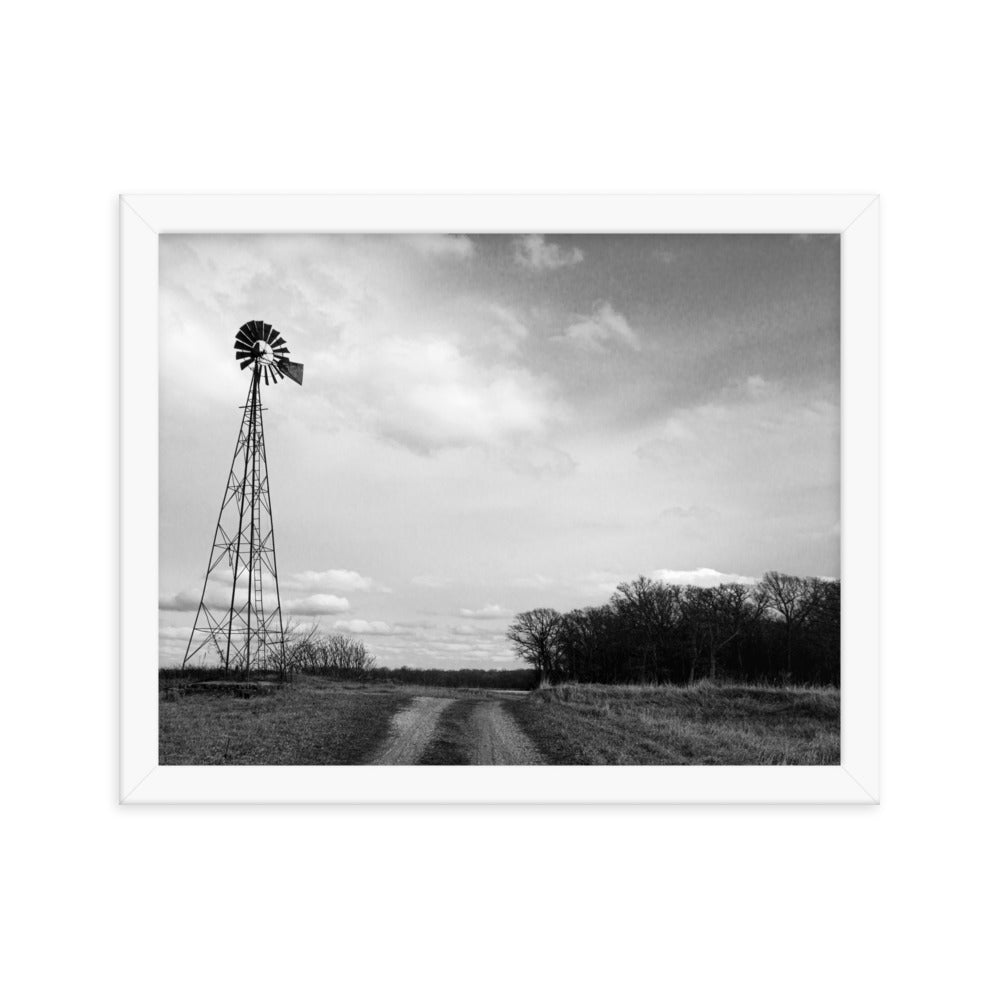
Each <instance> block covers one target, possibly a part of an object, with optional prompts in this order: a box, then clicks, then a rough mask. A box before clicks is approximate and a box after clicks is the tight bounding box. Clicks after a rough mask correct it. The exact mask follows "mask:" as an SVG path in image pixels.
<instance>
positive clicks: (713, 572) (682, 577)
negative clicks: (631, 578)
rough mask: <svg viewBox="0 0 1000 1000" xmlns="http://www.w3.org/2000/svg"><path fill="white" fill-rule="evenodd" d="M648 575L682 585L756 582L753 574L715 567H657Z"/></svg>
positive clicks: (697, 585) (714, 585) (703, 585)
mask: <svg viewBox="0 0 1000 1000" xmlns="http://www.w3.org/2000/svg"><path fill="white" fill-rule="evenodd" d="M650 576H651V577H652V579H654V580H659V581H660V582H661V583H676V584H678V585H680V586H684V587H718V586H719V584H720V583H746V584H752V583H756V582H757V578H756V577H753V576H740V575H739V574H738V573H720V572H719V571H718V570H717V569H708V568H707V567H704V566H703V567H701V568H700V569H657V570H654V571H653V572H652V573H651V574H650Z"/></svg>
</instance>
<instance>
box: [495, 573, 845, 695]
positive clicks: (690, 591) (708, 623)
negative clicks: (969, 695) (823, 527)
mask: <svg viewBox="0 0 1000 1000" xmlns="http://www.w3.org/2000/svg"><path fill="white" fill-rule="evenodd" d="M507 638H508V639H509V640H510V642H511V644H512V646H513V647H514V650H515V652H516V653H517V655H518V656H519V657H520V658H521V659H523V660H524V661H525V662H527V663H529V664H530V665H531V666H532V668H533V669H534V670H535V676H536V681H537V682H538V683H559V682H560V681H578V682H581V683H603V684H635V683H640V684H642V683H654V684H690V683H692V682H694V681H698V680H702V679H709V680H720V681H721V680H726V681H733V682H740V683H757V684H764V683H766V684H776V685H792V684H813V685H824V684H832V685H839V684H840V581H839V580H823V579H820V578H818V577H799V576H789V575H788V574H785V573H776V572H769V573H766V574H765V575H764V577H763V579H762V580H761V581H760V582H759V583H757V584H753V585H746V584H740V583H725V584H721V585H720V586H717V587H687V586H678V585H676V584H670V583H663V582H660V581H656V580H650V579H649V578H648V577H645V576H640V577H639V578H638V579H637V580H633V581H631V582H628V583H622V584H619V586H618V587H617V589H616V590H615V593H614V595H613V596H612V598H611V600H610V601H608V603H607V604H603V605H601V606H599V607H588V608H581V609H577V610H573V611H567V612H566V613H565V614H560V613H559V612H557V611H554V610H553V609H552V608H535V609H533V610H531V611H525V612H522V613H521V614H519V615H517V616H515V618H514V621H513V623H512V624H511V626H510V628H509V629H508V630H507Z"/></svg>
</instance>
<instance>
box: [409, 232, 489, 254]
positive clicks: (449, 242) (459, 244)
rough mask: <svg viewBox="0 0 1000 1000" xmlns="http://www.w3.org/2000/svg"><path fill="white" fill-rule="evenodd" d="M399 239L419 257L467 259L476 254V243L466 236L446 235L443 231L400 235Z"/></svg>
mask: <svg viewBox="0 0 1000 1000" xmlns="http://www.w3.org/2000/svg"><path fill="white" fill-rule="evenodd" d="M400 240H401V241H402V242H403V243H405V244H406V246H408V247H411V248H412V249H414V250H416V252H417V253H418V254H420V256H421V257H443V258H451V259H453V260H468V259H469V258H470V257H474V256H475V255H476V245H475V243H473V242H472V240H471V239H469V237H468V236H448V235H446V234H444V233H417V234H414V235H412V236H409V235H407V236H400Z"/></svg>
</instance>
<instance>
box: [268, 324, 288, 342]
mask: <svg viewBox="0 0 1000 1000" xmlns="http://www.w3.org/2000/svg"><path fill="white" fill-rule="evenodd" d="M266 339H267V342H268V343H269V344H270V345H271V346H272V347H276V346H277V345H278V342H279V341H280V342H281V343H284V341H282V340H281V334H280V333H278V331H277V330H276V329H275V328H274V327H273V326H272V327H271V329H270V330H269V331H268V334H267V338H266Z"/></svg>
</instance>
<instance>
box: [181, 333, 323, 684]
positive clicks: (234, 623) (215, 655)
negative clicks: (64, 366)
mask: <svg viewBox="0 0 1000 1000" xmlns="http://www.w3.org/2000/svg"><path fill="white" fill-rule="evenodd" d="M233 347H234V348H235V350H236V360H237V362H238V363H239V366H240V370H241V371H246V370H247V369H248V368H249V369H250V387H249V389H248V391H247V397H246V403H245V404H244V405H243V417H242V419H241V421H240V430H239V435H238V436H237V439H236V449H235V451H234V452H233V459H232V462H231V463H230V467H229V476H228V478H227V480H226V489H225V493H224V494H223V498H222V506H221V507H220V508H219V517H218V520H217V522H216V526H215V535H214V538H213V540H212V549H211V553H210V555H209V560H208V569H207V570H206V571H205V580H204V583H203V585H202V591H201V600H200V601H199V603H198V611H197V614H196V615H195V620H194V625H193V627H192V629H191V637H190V639H189V640H188V645H187V651H186V653H185V654H184V664H183V665H184V666H185V667H187V666H189V665H195V664H197V665H202V664H206V665H207V664H211V665H214V666H219V667H222V668H223V669H224V670H236V671H242V672H243V673H245V674H246V675H247V676H249V673H250V671H251V670H274V671H277V672H278V673H280V674H282V675H284V673H285V668H286V662H285V629H284V620H283V619H282V615H281V594H280V590H279V587H278V564H277V558H276V555H275V545H274V522H273V519H272V515H271V490H270V483H269V480H268V474H267V449H266V447H265V444H264V419H263V408H262V406H261V384H262V383H263V385H265V386H272V385H277V384H278V382H279V381H281V380H282V379H285V378H289V379H291V380H292V381H293V382H296V383H298V384H299V385H302V375H303V366H302V365H300V364H298V363H296V362H294V361H292V360H291V359H290V358H289V354H288V345H287V344H286V342H285V339H284V337H282V336H281V334H280V333H279V332H278V331H277V330H276V329H275V328H274V327H273V326H271V324H270V323H264V322H263V321H262V320H252V321H251V322H249V323H244V324H243V326H241V327H240V328H239V331H238V332H237V334H236V343H235V344H234V345H233Z"/></svg>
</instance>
